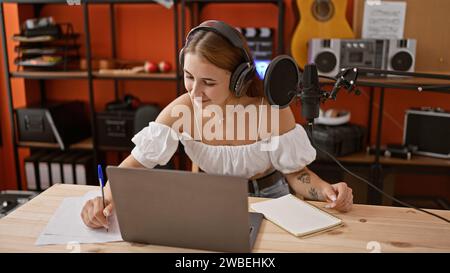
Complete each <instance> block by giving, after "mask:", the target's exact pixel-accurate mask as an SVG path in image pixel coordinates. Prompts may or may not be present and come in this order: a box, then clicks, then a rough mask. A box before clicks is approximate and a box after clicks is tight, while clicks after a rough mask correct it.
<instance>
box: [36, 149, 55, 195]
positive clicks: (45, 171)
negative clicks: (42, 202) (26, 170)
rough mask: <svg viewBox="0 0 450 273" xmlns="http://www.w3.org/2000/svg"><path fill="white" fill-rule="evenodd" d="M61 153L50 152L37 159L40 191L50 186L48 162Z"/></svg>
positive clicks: (50, 178)
mask: <svg viewBox="0 0 450 273" xmlns="http://www.w3.org/2000/svg"><path fill="white" fill-rule="evenodd" d="M60 154H61V152H58V151H56V152H51V153H48V154H46V155H44V156H42V157H41V158H40V159H39V163H38V167H39V182H40V185H41V190H46V189H48V188H49V187H50V186H51V185H52V177H51V172H50V161H51V159H52V158H54V157H56V156H58V155H60Z"/></svg>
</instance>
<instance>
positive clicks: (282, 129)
mask: <svg viewBox="0 0 450 273" xmlns="http://www.w3.org/2000/svg"><path fill="white" fill-rule="evenodd" d="M263 105H264V106H266V107H265V109H267V123H268V124H267V126H268V127H267V128H269V131H270V134H271V135H273V136H276V135H282V134H285V133H287V132H289V131H290V130H292V129H294V128H295V124H296V122H295V117H294V113H293V112H292V110H291V107H289V106H287V107H285V108H278V107H276V106H272V105H270V103H269V102H268V101H267V99H266V98H264V101H263ZM272 119H273V120H272Z"/></svg>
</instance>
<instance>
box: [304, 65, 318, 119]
mask: <svg viewBox="0 0 450 273" xmlns="http://www.w3.org/2000/svg"><path fill="white" fill-rule="evenodd" d="M322 93H323V92H322V91H321V90H320V87H319V75H318V73H317V67H316V65H315V64H307V65H305V68H304V70H303V91H302V92H301V94H300V99H301V103H302V116H303V117H304V118H305V119H306V120H307V121H308V123H312V122H314V119H315V118H318V117H319V108H320V107H319V106H320V98H321V97H322Z"/></svg>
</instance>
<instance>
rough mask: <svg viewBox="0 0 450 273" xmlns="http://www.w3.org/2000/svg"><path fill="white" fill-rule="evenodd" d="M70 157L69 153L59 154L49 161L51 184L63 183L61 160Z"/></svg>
mask: <svg viewBox="0 0 450 273" xmlns="http://www.w3.org/2000/svg"><path fill="white" fill-rule="evenodd" d="M70 155H71V153H69V152H66V153H61V154H60V155H59V156H56V157H54V158H52V159H51V162H50V173H51V177H52V183H53V184H61V183H64V180H63V174H62V163H63V160H64V159H65V158H66V157H67V156H70Z"/></svg>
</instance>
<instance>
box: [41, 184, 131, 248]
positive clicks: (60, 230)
mask: <svg viewBox="0 0 450 273" xmlns="http://www.w3.org/2000/svg"><path fill="white" fill-rule="evenodd" d="M96 196H101V192H100V191H91V192H88V193H87V194H85V195H84V196H82V197H69V198H65V199H64V200H63V202H62V203H61V205H60V206H59V208H58V209H57V210H56V212H55V214H54V215H53V217H52V218H51V219H50V221H49V223H48V224H47V226H46V227H45V229H44V231H43V232H42V233H41V235H40V236H39V238H38V239H37V241H36V245H49V244H68V243H73V242H77V243H80V244H81V243H105V242H114V241H123V239H122V236H121V235H120V230H119V223H118V222H117V217H116V215H115V214H113V215H111V216H110V217H108V223H109V230H108V231H106V229H103V228H101V229H91V228H89V227H87V226H86V225H85V224H84V223H83V221H82V219H81V216H80V215H81V210H82V208H83V206H84V204H85V202H86V201H87V200H89V199H92V198H94V197H96Z"/></svg>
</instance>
